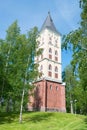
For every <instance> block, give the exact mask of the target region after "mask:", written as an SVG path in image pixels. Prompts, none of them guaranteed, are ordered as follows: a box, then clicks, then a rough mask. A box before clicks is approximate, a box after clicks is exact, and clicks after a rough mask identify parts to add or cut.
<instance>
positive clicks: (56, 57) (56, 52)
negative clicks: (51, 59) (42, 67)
mask: <svg viewBox="0 0 87 130" xmlns="http://www.w3.org/2000/svg"><path fill="white" fill-rule="evenodd" d="M55 61H58V51H57V50H56V51H55Z"/></svg>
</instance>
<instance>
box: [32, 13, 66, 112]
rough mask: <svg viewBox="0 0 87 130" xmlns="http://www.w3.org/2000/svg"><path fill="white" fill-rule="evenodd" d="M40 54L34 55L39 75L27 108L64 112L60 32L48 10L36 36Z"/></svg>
mask: <svg viewBox="0 0 87 130" xmlns="http://www.w3.org/2000/svg"><path fill="white" fill-rule="evenodd" d="M37 42H38V43H39V48H42V49H43V52H42V54H41V55H40V56H39V57H36V59H35V62H37V63H38V64H39V67H38V70H39V71H40V73H41V77H39V78H38V80H37V82H36V83H35V85H36V87H35V89H34V97H31V98H30V103H29V110H33V109H35V110H40V111H61V112H65V111H66V107H65V86H64V85H63V83H62V70H61V67H62V62H61V34H60V33H59V32H58V31H57V29H56V28H55V26H54V23H53V20H52V18H51V15H50V12H48V16H47V18H46V20H45V22H44V23H43V25H42V28H41V30H40V34H39V37H38V38H37Z"/></svg>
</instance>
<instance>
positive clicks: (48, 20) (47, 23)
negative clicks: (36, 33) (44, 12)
mask: <svg viewBox="0 0 87 130" xmlns="http://www.w3.org/2000/svg"><path fill="white" fill-rule="evenodd" d="M46 28H47V29H49V30H51V31H53V32H55V33H58V34H59V32H58V31H57V30H56V28H55V25H54V23H53V20H52V18H51V15H50V12H48V16H47V18H46V20H45V21H44V23H43V25H42V28H41V31H43V30H44V29H46Z"/></svg>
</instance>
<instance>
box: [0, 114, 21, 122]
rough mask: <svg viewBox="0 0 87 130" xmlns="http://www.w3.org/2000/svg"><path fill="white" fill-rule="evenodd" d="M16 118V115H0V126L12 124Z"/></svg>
mask: <svg viewBox="0 0 87 130" xmlns="http://www.w3.org/2000/svg"><path fill="white" fill-rule="evenodd" d="M18 116H19V115H18V113H10V112H9V113H0V124H5V123H12V122H13V121H14V120H15V119H16V118H18Z"/></svg>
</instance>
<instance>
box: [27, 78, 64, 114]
mask: <svg viewBox="0 0 87 130" xmlns="http://www.w3.org/2000/svg"><path fill="white" fill-rule="evenodd" d="M35 86H36V87H35V88H34V90H33V93H34V94H33V96H29V104H28V110H30V111H32V110H39V111H59V112H66V104H65V86H63V85H62V84H60V83H57V82H53V81H48V80H41V81H38V82H36V83H35Z"/></svg>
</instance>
